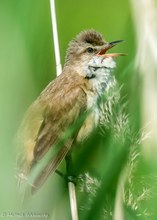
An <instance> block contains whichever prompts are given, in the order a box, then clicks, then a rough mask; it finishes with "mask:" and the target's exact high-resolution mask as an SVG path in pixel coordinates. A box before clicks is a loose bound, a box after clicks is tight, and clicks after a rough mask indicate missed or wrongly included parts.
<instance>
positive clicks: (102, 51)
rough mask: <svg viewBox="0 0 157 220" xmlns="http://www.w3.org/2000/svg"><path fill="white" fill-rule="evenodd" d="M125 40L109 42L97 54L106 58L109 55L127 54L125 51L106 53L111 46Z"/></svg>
mask: <svg viewBox="0 0 157 220" xmlns="http://www.w3.org/2000/svg"><path fill="white" fill-rule="evenodd" d="M121 42H123V40H117V41H113V42H110V43H108V44H107V45H106V46H105V47H104V48H103V49H101V50H100V51H99V53H97V54H96V55H97V56H102V57H104V58H107V57H118V56H126V54H125V53H106V51H107V50H109V49H110V48H112V47H114V46H115V45H117V44H118V43H121Z"/></svg>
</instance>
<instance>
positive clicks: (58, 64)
mask: <svg viewBox="0 0 157 220" xmlns="http://www.w3.org/2000/svg"><path fill="white" fill-rule="evenodd" d="M50 8H51V18H52V31H53V40H54V50H55V60H56V72H57V76H59V75H60V74H61V72H62V65H61V59H60V50H59V41H58V30H57V21H56V11H55V2H54V0H50Z"/></svg>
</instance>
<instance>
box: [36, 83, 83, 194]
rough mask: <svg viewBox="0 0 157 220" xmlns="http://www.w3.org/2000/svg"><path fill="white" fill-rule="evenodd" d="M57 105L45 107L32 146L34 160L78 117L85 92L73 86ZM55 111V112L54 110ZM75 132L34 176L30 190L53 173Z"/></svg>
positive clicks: (69, 146) (68, 148) (43, 153)
mask: <svg viewBox="0 0 157 220" xmlns="http://www.w3.org/2000/svg"><path fill="white" fill-rule="evenodd" d="M58 104H59V107H57V108H55V110H54V109H51V107H50V109H47V111H46V113H45V118H44V121H43V122H42V125H41V127H40V129H39V133H38V136H37V140H36V145H35V148H34V161H37V160H40V159H41V158H42V157H43V156H44V155H45V153H46V152H47V151H48V150H49V148H50V147H51V146H52V145H54V144H55V143H56V142H57V141H58V140H59V139H60V137H62V135H64V132H65V133H66V131H67V130H68V128H69V127H70V126H71V125H72V124H73V123H74V122H75V121H76V120H77V119H78V118H79V115H80V113H81V112H82V111H84V110H85V108H86V94H85V93H84V91H83V90H82V89H81V88H79V87H76V88H73V89H71V90H69V91H68V92H66V93H65V94H63V96H62V97H61V99H60V100H59V103H58ZM52 107H53V106H52ZM54 111H56V112H54ZM74 137H76V134H72V136H70V137H69V138H68V140H65V143H64V145H63V146H62V148H61V149H60V150H59V152H58V153H57V155H56V156H55V157H53V158H51V159H50V161H49V162H48V164H47V165H46V166H45V167H44V168H43V169H42V171H41V172H40V173H39V174H38V176H37V177H36V179H35V181H34V183H33V186H34V187H33V189H32V191H33V192H35V191H36V190H37V189H38V188H39V187H40V186H41V185H43V183H44V182H45V181H46V179H47V178H48V176H49V175H50V173H53V172H54V171H55V170H56V169H57V167H58V166H59V164H60V163H61V161H62V160H63V159H64V158H65V156H66V155H67V153H68V151H69V150H70V149H71V146H72V143H73V141H74Z"/></svg>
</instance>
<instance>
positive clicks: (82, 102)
mask: <svg viewBox="0 0 157 220" xmlns="http://www.w3.org/2000/svg"><path fill="white" fill-rule="evenodd" d="M118 42H120V41H115V42H112V43H107V42H105V41H104V40H103V37H102V35H101V34H99V33H98V32H95V31H94V30H87V31H84V32H81V33H80V34H79V35H78V36H77V37H76V38H75V39H74V40H72V41H71V42H70V44H69V48H68V50H67V56H66V61H65V66H64V69H63V72H62V74H61V75H60V76H58V77H57V78H56V79H55V80H53V81H52V82H51V83H50V84H49V85H48V86H47V87H46V88H45V89H44V91H43V92H42V93H41V94H40V96H39V97H38V98H37V100H36V101H35V102H34V103H33V104H32V105H31V106H30V108H29V109H28V111H27V113H26V116H25V118H24V120H23V122H22V125H21V127H20V132H19V138H18V139H19V143H18V144H19V145H20V147H21V149H20V154H19V173H20V175H19V176H20V177H21V176H28V175H29V172H30V170H31V168H32V167H33V166H34V165H35V164H36V163H37V162H38V161H40V160H41V159H42V158H43V157H44V156H45V155H46V153H47V152H48V151H49V149H50V148H53V146H54V145H55V144H56V143H57V141H58V140H59V139H60V138H61V137H62V136H64V134H65V132H66V131H67V130H68V128H69V127H70V126H71V125H73V124H75V122H76V120H77V119H78V118H79V116H80V115H81V114H82V113H84V112H86V111H87V110H91V112H90V114H88V115H87V118H86V119H85V121H84V122H83V124H82V125H81V127H80V128H79V129H78V131H76V132H75V134H73V135H72V136H71V137H70V138H69V139H68V140H66V142H65V144H64V146H63V147H62V148H61V149H60V150H59V151H58V153H57V154H56V155H55V157H53V158H51V160H50V161H49V162H48V164H47V165H46V166H45V167H44V168H43V169H42V171H41V172H40V173H39V174H38V175H37V177H36V179H35V181H34V189H35V190H36V189H38V188H39V187H40V186H41V185H42V184H43V183H44V182H45V180H46V179H47V177H48V176H49V175H50V173H53V172H54V171H55V170H56V169H57V167H58V166H59V164H60V163H61V161H62V160H63V159H64V158H65V156H66V155H67V153H68V152H69V150H71V148H72V146H73V143H74V142H75V141H83V140H84V139H85V138H86V137H88V136H89V134H90V133H91V131H92V130H93V129H94V128H95V127H96V126H97V124H98V122H99V117H100V109H99V108H98V105H97V99H98V97H99V96H100V95H101V94H103V93H104V92H105V90H106V87H107V86H108V84H109V83H110V82H111V80H110V69H112V68H113V67H114V66H115V63H114V61H113V59H112V57H116V56H119V55H123V54H105V52H106V51H107V50H108V49H109V48H111V47H113V46H114V45H115V44H117V43H118ZM93 57H95V60H94V61H92V62H95V64H94V65H96V66H94V65H93V66H91V65H89V63H90V61H91V60H92V58H93ZM97 58H98V59H100V61H101V62H100V63H103V62H104V63H105V67H103V71H104V72H103V71H102V70H101V71H99V66H97V65H98V64H97ZM91 67H92V68H94V69H90V68H91ZM101 67H102V66H101ZM104 85H105V86H104Z"/></svg>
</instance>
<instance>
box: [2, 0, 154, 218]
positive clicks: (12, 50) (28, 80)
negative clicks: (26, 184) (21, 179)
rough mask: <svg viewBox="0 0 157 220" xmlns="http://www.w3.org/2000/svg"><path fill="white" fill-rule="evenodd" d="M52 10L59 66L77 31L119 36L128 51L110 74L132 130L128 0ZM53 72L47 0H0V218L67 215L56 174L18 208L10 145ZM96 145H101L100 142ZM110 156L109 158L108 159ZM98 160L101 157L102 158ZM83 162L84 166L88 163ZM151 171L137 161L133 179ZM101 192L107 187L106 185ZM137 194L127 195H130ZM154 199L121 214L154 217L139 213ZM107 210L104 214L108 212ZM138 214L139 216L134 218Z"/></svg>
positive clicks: (134, 86)
mask: <svg viewBox="0 0 157 220" xmlns="http://www.w3.org/2000/svg"><path fill="white" fill-rule="evenodd" d="M56 14H57V24H58V33H59V42H60V52H61V60H62V64H64V57H65V53H66V48H67V45H68V42H69V41H70V40H71V39H72V38H74V37H75V35H76V34H78V33H79V32H80V31H82V30H85V29H89V28H94V29H95V30H97V31H99V32H101V33H102V34H103V35H104V37H105V39H106V40H107V41H114V40H119V39H124V40H125V43H123V44H121V45H118V46H117V47H116V49H114V50H116V51H117V52H124V53H127V54H128V56H127V57H124V58H121V59H118V64H117V70H116V78H117V80H118V82H119V84H120V85H123V88H122V90H121V95H122V97H125V101H124V102H126V101H127V107H126V108H125V111H126V114H130V115H131V117H130V118H131V120H130V121H129V123H130V126H131V129H132V130H133V133H136V132H138V130H139V129H140V121H141V115H140V89H141V83H140V80H139V75H138V73H137V72H136V71H135V69H134V58H135V55H136V42H135V29H134V24H133V20H132V14H131V6H130V2H129V1H128V0H126V1H124V0H117V1H114V0H110V1H108V0H98V1H94V0H86V1H83V0H80V1H74V0H73V1H72V0H69V1H67V0H64V1H61V0H58V1H56ZM55 76H56V70H55V58H54V46H53V36H52V26H51V12H50V4H49V0H0V150H1V152H0V175H1V177H0V218H2V219H8V218H9V216H8V215H9V213H10V215H11V213H12V214H13V216H12V219H15V220H16V219H18V218H17V216H14V213H15V212H17V213H22V212H24V213H27V212H28V213H47V214H48V215H49V217H48V218H47V219H57V220H60V219H65V220H66V219H70V218H69V215H70V214H69V211H68V210H69V202H68V191H67V187H66V185H65V183H64V181H62V180H61V179H60V177H58V176H53V177H52V178H50V179H49V180H48V181H47V183H46V184H45V185H44V187H43V189H42V190H41V192H39V193H38V194H37V195H36V196H34V197H33V198H32V199H31V200H30V201H29V202H28V204H27V206H26V208H24V209H21V207H20V202H19V198H18V196H17V195H18V192H17V191H18V190H17V186H16V185H17V183H16V178H15V169H16V165H15V164H16V149H15V146H14V144H13V143H14V139H15V135H16V131H17V129H18V126H19V124H20V121H21V119H22V117H23V114H24V112H25V111H26V110H27V108H28V106H29V105H30V104H31V103H32V101H33V100H34V99H35V98H36V97H37V96H38V95H39V93H40V92H41V91H42V90H43V88H44V87H45V86H46V85H47V84H48V83H49V82H50V81H51V80H52V79H54V78H55ZM111 139H112V137H109V138H108V140H107V141H108V145H109V146H110V145H111V146H112V147H111V149H112V150H113V151H114V148H113V144H112V140H111ZM102 141H103V139H102ZM95 142H97V140H95ZM92 143H94V142H92ZM89 144H90V145H91V143H89ZM94 144H95V143H94ZM118 144H119V145H120V143H116V144H115V145H118ZM101 145H102V146H104V143H103V144H102V143H101V144H100V146H101ZM115 147H116V146H115ZM109 153H110V152H109ZM123 153H124V152H123ZM87 155H88V154H86V155H85V157H86V156H87ZM125 157H126V156H124V158H125ZM109 158H110V157H109ZM115 158H116V157H113V158H111V162H113V161H114V160H115ZM118 158H119V157H118ZM101 159H102V160H103V157H101ZM116 159H117V158H116ZM125 159H126V158H125ZM125 159H124V161H125ZM122 160H123V158H121V157H120V159H119V160H117V162H116V161H114V164H113V165H112V163H111V167H112V169H113V170H114V168H113V167H114V166H117V163H119V164H120V163H121V162H122ZM87 161H88V159H87ZM141 161H142V162H141ZM81 163H82V162H81ZM102 165H103V163H102ZM123 165H124V164H123V163H122V166H123ZM85 166H86V167H88V164H86V165H85ZM101 169H103V167H101ZM112 169H111V170H110V172H112ZM145 170H146V171H145ZM152 170H153V171H154V172H156V164H155V165H154V166H153V168H152V167H149V166H147V165H146V163H145V162H143V159H140V162H139V166H138V168H137V169H136V173H137V174H135V179H136V178H138V177H139V176H141V175H147V174H149V173H150V172H152ZM120 171H121V168H119V170H118V171H117V173H116V175H115V176H116V177H115V178H116V179H117V178H118V177H117V176H119V174H120V173H118V172H120ZM106 172H107V171H106ZM141 173H142V174H141ZM143 173H144V174H143ZM111 181H112V180H111ZM133 181H134V180H133ZM115 182H116V181H115ZM152 182H154V179H153V180H152ZM152 182H150V185H151V184H152ZM133 184H135V185H137V187H135V189H136V190H137V194H138V192H139V191H140V190H142V189H139V188H140V186H139V185H138V184H136V180H135V182H133ZM128 187H129V186H128ZM141 187H143V186H141ZM104 189H105V188H104ZM105 190H106V189H105ZM107 190H108V191H110V187H109V188H107ZM136 190H135V191H136ZM102 193H103V192H102ZM78 194H79V192H78ZM137 194H135V195H134V194H133V195H132V196H133V197H136V196H137ZM78 197H79V195H78ZM113 197H114V196H113ZM80 198H81V196H80ZM82 201H83V202H82ZM81 202H82V203H85V202H86V201H85V199H82V200H81V199H80V204H82V203H81ZM155 202H156V200H155V199H154V198H153V201H152V200H150V201H149V202H148V203H147V202H146V203H145V204H144V206H142V205H140V208H141V210H140V211H139V210H138V212H137V213H136V211H135V210H136V209H135V210H133V209H131V208H130V209H129V211H128V210H127V208H126V210H127V211H126V212H128V213H130V214H128V216H129V217H127V218H126V219H136V218H137V219H149V218H150V219H156V218H155V217H154V218H153V217H152V218H151V217H149V218H148V217H147V218H146V216H145V215H144V211H145V210H146V206H147V205H148V204H149V205H150V206H151V204H153V205H154V204H155ZM125 205H126V204H125ZM126 206H127V205H126ZM130 207H131V206H130ZM21 210H22V211H21ZM107 211H108V212H110V210H107ZM84 212H87V213H85V214H83V215H81V216H82V217H81V219H101V218H100V217H94V215H93V218H91V217H90V218H89V217H88V216H90V214H89V212H90V211H89V210H88V211H84ZM139 213H140V215H141V216H142V217H141V216H140V217H139V216H138V214H139ZM5 215H6V216H5ZM56 216H57V217H56ZM84 216H85V217H84ZM155 216H156V215H155ZM26 219H29V217H28V218H26ZM31 219H32V218H31ZM34 219H36V218H35V217H34ZM40 219H45V217H43V218H40ZM106 219H107V220H108V219H110V217H107V218H106ZM117 220H119V219H117Z"/></svg>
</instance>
